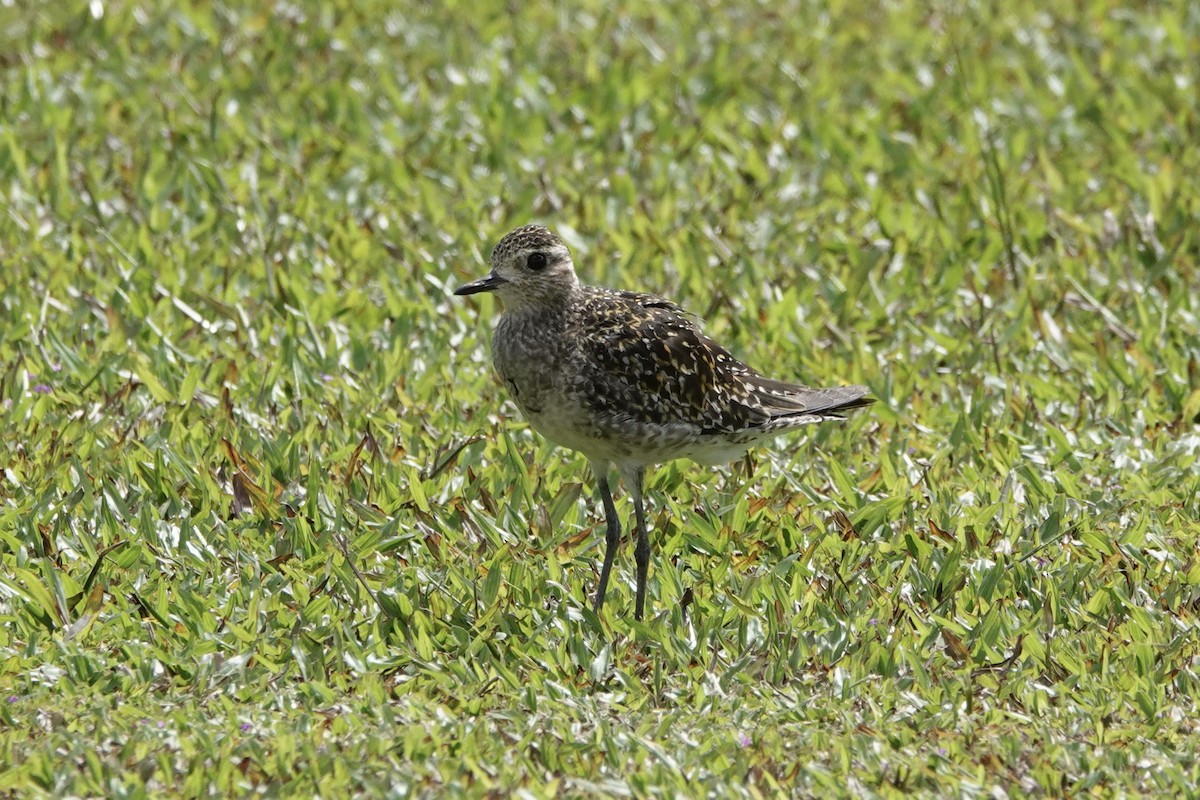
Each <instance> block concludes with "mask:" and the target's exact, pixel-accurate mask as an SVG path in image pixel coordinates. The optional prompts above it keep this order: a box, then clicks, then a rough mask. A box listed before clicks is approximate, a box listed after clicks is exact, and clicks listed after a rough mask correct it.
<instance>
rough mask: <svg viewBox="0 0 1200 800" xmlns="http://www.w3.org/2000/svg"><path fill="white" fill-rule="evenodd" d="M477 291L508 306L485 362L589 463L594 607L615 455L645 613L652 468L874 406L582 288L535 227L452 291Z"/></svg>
mask: <svg viewBox="0 0 1200 800" xmlns="http://www.w3.org/2000/svg"><path fill="white" fill-rule="evenodd" d="M478 292H494V293H495V294H496V296H497V297H499V298H500V302H501V304H502V305H503V313H502V314H501V316H500V320H499V322H498V323H497V325H496V331H495V334H494V337H493V339H492V358H493V362H494V364H495V367H496V372H497V373H498V375H499V377H500V380H501V382H502V383H503V384H504V385H505V387H507V389H508V391H509V393H510V394H511V395H512V398H513V400H514V401H515V402H516V404H517V407H518V408H519V409H520V410H521V414H522V415H523V416H524V417H525V419H526V420H527V421H528V422H529V424H530V425H531V426H532V427H533V429H534V430H536V431H537V432H538V433H540V434H542V435H543V436H545V437H546V438H547V439H549V440H550V441H551V442H553V443H555V444H557V445H560V446H562V447H567V448H570V449H572V450H578V451H579V452H581V453H583V454H584V455H585V456H587V458H588V460H589V461H590V463H591V468H592V474H593V475H594V476H595V481H596V492H597V494H598V495H599V499H600V503H601V504H602V505H603V507H604V516H605V523H606V526H605V534H604V542H605V549H604V564H603V566H602V567H601V568H600V581H599V583H598V584H597V586H596V595H595V599H594V602H593V607H594V609H595V611H596V613H597V614H599V613H600V610H601V609H602V608H603V606H604V594H605V591H606V590H607V588H608V578H609V574H610V573H611V572H612V567H613V561H614V559H615V558H616V552H617V546H618V543H619V540H620V537H621V524H620V521H619V520H618V519H617V509H616V506H615V505H614V504H613V498H612V491H611V488H610V485H609V474H610V472H611V470H612V467H613V465H616V468H617V471H618V473H619V474H620V476H621V478H622V479H623V480H624V481H625V486H626V488H627V489H628V490H629V493H630V495H631V497H632V499H633V510H634V529H635V535H636V539H637V544H636V546H635V548H634V558H635V561H636V564H637V594H636V601H635V607H634V617H635V618H636V619H639V620H640V619H642V615H643V612H644V611H645V606H646V578H647V574H648V572H649V566H650V536H649V533H648V532H647V529H646V510H645V505H644V502H643V496H642V487H643V482H644V477H645V472H646V468H647V467H648V466H651V465H654V464H661V463H663V462H665V461H670V460H672V459H676V458H690V459H692V460H694V461H697V462H699V463H701V464H706V465H714V464H720V463H724V462H727V461H731V460H733V459H736V458H738V457H739V456H741V455H742V454H743V453H744V452H745V451H746V450H748V449H749V448H750V447H753V446H754V445H756V444H759V443H761V442H764V441H767V440H771V439H773V438H775V436H776V435H777V434H779V433H782V432H784V431H789V430H791V429H793V428H798V427H800V426H802V425H807V424H810V423H813V422H821V421H823V420H830V419H841V418H842V415H843V414H844V413H845V412H847V411H850V410H852V409H856V408H861V407H863V406H866V405H869V404H870V403H872V402H874V400H873V399H872V398H869V397H867V396H866V395H867V387H865V386H840V387H837V388H832V389H814V388H810V387H808V386H802V385H800V384H798V383H789V382H785V381H779V380H773V379H771V378H767V377H765V376H763V375H761V374H760V373H758V372H756V371H755V370H753V369H751V368H750V367H748V366H746V365H745V364H743V363H742V362H741V361H739V360H737V359H736V358H734V357H733V356H732V355H730V353H729V351H728V350H726V349H725V348H724V347H721V346H720V345H719V344H717V343H716V342H714V341H713V340H712V339H710V338H708V337H707V336H705V335H704V334H703V333H702V332H701V331H700V328H699V327H698V326H697V325H696V323H695V322H694V321H693V318H692V317H690V316H689V315H688V314H687V313H686V312H685V311H684V310H683V309H682V308H680V307H679V306H678V305H676V304H675V303H674V302H672V301H670V300H666V299H663V298H661V297H656V296H654V295H650V294H642V293H640V292H630V291H621V290H616V289H605V288H600V287H596V286H585V285H583V284H581V283H580V282H579V278H578V277H577V276H576V275H575V265H574V263H573V262H572V260H571V253H570V251H569V250H568V249H567V247H566V245H564V244H563V242H562V240H561V239H559V238H558V237H557V236H555V235H554V234H553V233H552V232H551V231H549V230H548V229H546V228H544V227H542V226H540V225H526V226H524V227H521V228H517V229H516V230H514V231H512V232H511V233H509V234H508V235H507V236H505V237H504V238H503V239H501V240H500V243H499V244H498V245H496V248H495V250H493V251H492V258H491V272H490V273H489V274H488V275H486V276H485V277H483V278H480V279H479V280H477V281H474V282H472V283H468V284H466V285H465V286H461V287H459V288H458V289H456V290H455V292H454V293H455V294H456V295H470V294H476V293H478Z"/></svg>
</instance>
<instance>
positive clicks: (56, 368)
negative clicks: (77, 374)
mask: <svg viewBox="0 0 1200 800" xmlns="http://www.w3.org/2000/svg"><path fill="white" fill-rule="evenodd" d="M50 371H51V372H62V364H51V365H50Z"/></svg>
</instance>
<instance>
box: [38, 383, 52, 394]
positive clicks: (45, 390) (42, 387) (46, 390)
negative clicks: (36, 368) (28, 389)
mask: <svg viewBox="0 0 1200 800" xmlns="http://www.w3.org/2000/svg"><path fill="white" fill-rule="evenodd" d="M33 390H34V391H35V392H37V393H38V394H50V392H52V391H54V390H53V389H51V388H50V385H49V384H46V383H39V384H35V385H34V387H33Z"/></svg>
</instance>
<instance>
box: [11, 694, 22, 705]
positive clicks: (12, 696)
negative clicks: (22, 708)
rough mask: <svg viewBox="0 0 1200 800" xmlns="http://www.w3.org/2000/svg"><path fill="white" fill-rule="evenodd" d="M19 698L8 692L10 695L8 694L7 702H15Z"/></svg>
mask: <svg viewBox="0 0 1200 800" xmlns="http://www.w3.org/2000/svg"><path fill="white" fill-rule="evenodd" d="M20 699H21V698H19V697H17V696H16V695H15V694H10V695H9V696H8V702H10V703H15V702H17V701H18V700H20Z"/></svg>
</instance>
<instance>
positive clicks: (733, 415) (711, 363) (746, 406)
mask: <svg viewBox="0 0 1200 800" xmlns="http://www.w3.org/2000/svg"><path fill="white" fill-rule="evenodd" d="M588 306H589V308H588V310H587V312H586V313H585V315H584V316H585V317H586V319H587V320H588V323H587V324H588V330H587V332H586V334H585V335H584V336H582V337H580V338H581V341H583V342H586V344H585V345H584V347H585V348H586V352H585V353H584V354H583V355H584V358H585V359H586V360H587V361H588V362H589V368H588V369H586V370H584V371H583V374H585V375H587V378H586V380H587V381H588V382H589V386H588V387H587V392H586V393H585V396H588V397H591V398H593V402H594V403H595V409H594V410H595V411H597V412H599V413H601V414H605V413H612V414H613V415H614V416H622V417H627V418H631V419H632V420H634V421H637V422H642V423H650V424H659V425H662V424H672V423H686V424H690V425H694V426H696V429H697V431H698V432H702V433H716V432H721V431H737V430H745V429H747V428H754V427H759V426H762V425H764V424H765V423H766V422H767V421H768V420H769V419H770V415H769V414H768V413H767V412H766V411H764V410H763V409H761V408H760V407H759V405H758V403H757V402H756V401H755V399H754V397H753V396H752V393H751V390H750V388H749V387H748V386H747V385H746V384H745V382H744V380H743V377H744V376H748V375H753V374H754V373H753V372H752V371H751V370H750V369H749V368H748V367H746V366H745V365H744V364H742V363H741V362H739V361H738V360H737V359H736V358H734V357H733V356H732V355H730V354H729V352H728V351H727V350H725V348H723V347H721V346H720V345H718V344H717V343H716V342H714V341H713V340H712V339H709V338H708V337H707V336H705V335H704V334H703V333H701V332H700V330H699V328H697V327H696V324H695V323H694V322H693V321H692V320H691V318H690V317H688V316H687V314H686V313H685V312H684V311H683V310H682V309H680V308H679V307H678V306H677V305H675V304H674V303H672V302H670V301H669V300H664V299H662V298H660V297H655V296H653V295H646V294H639V293H636V292H617V291H601V290H596V291H595V292H594V294H593V295H592V296H591V297H590V298H589V300H588Z"/></svg>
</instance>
